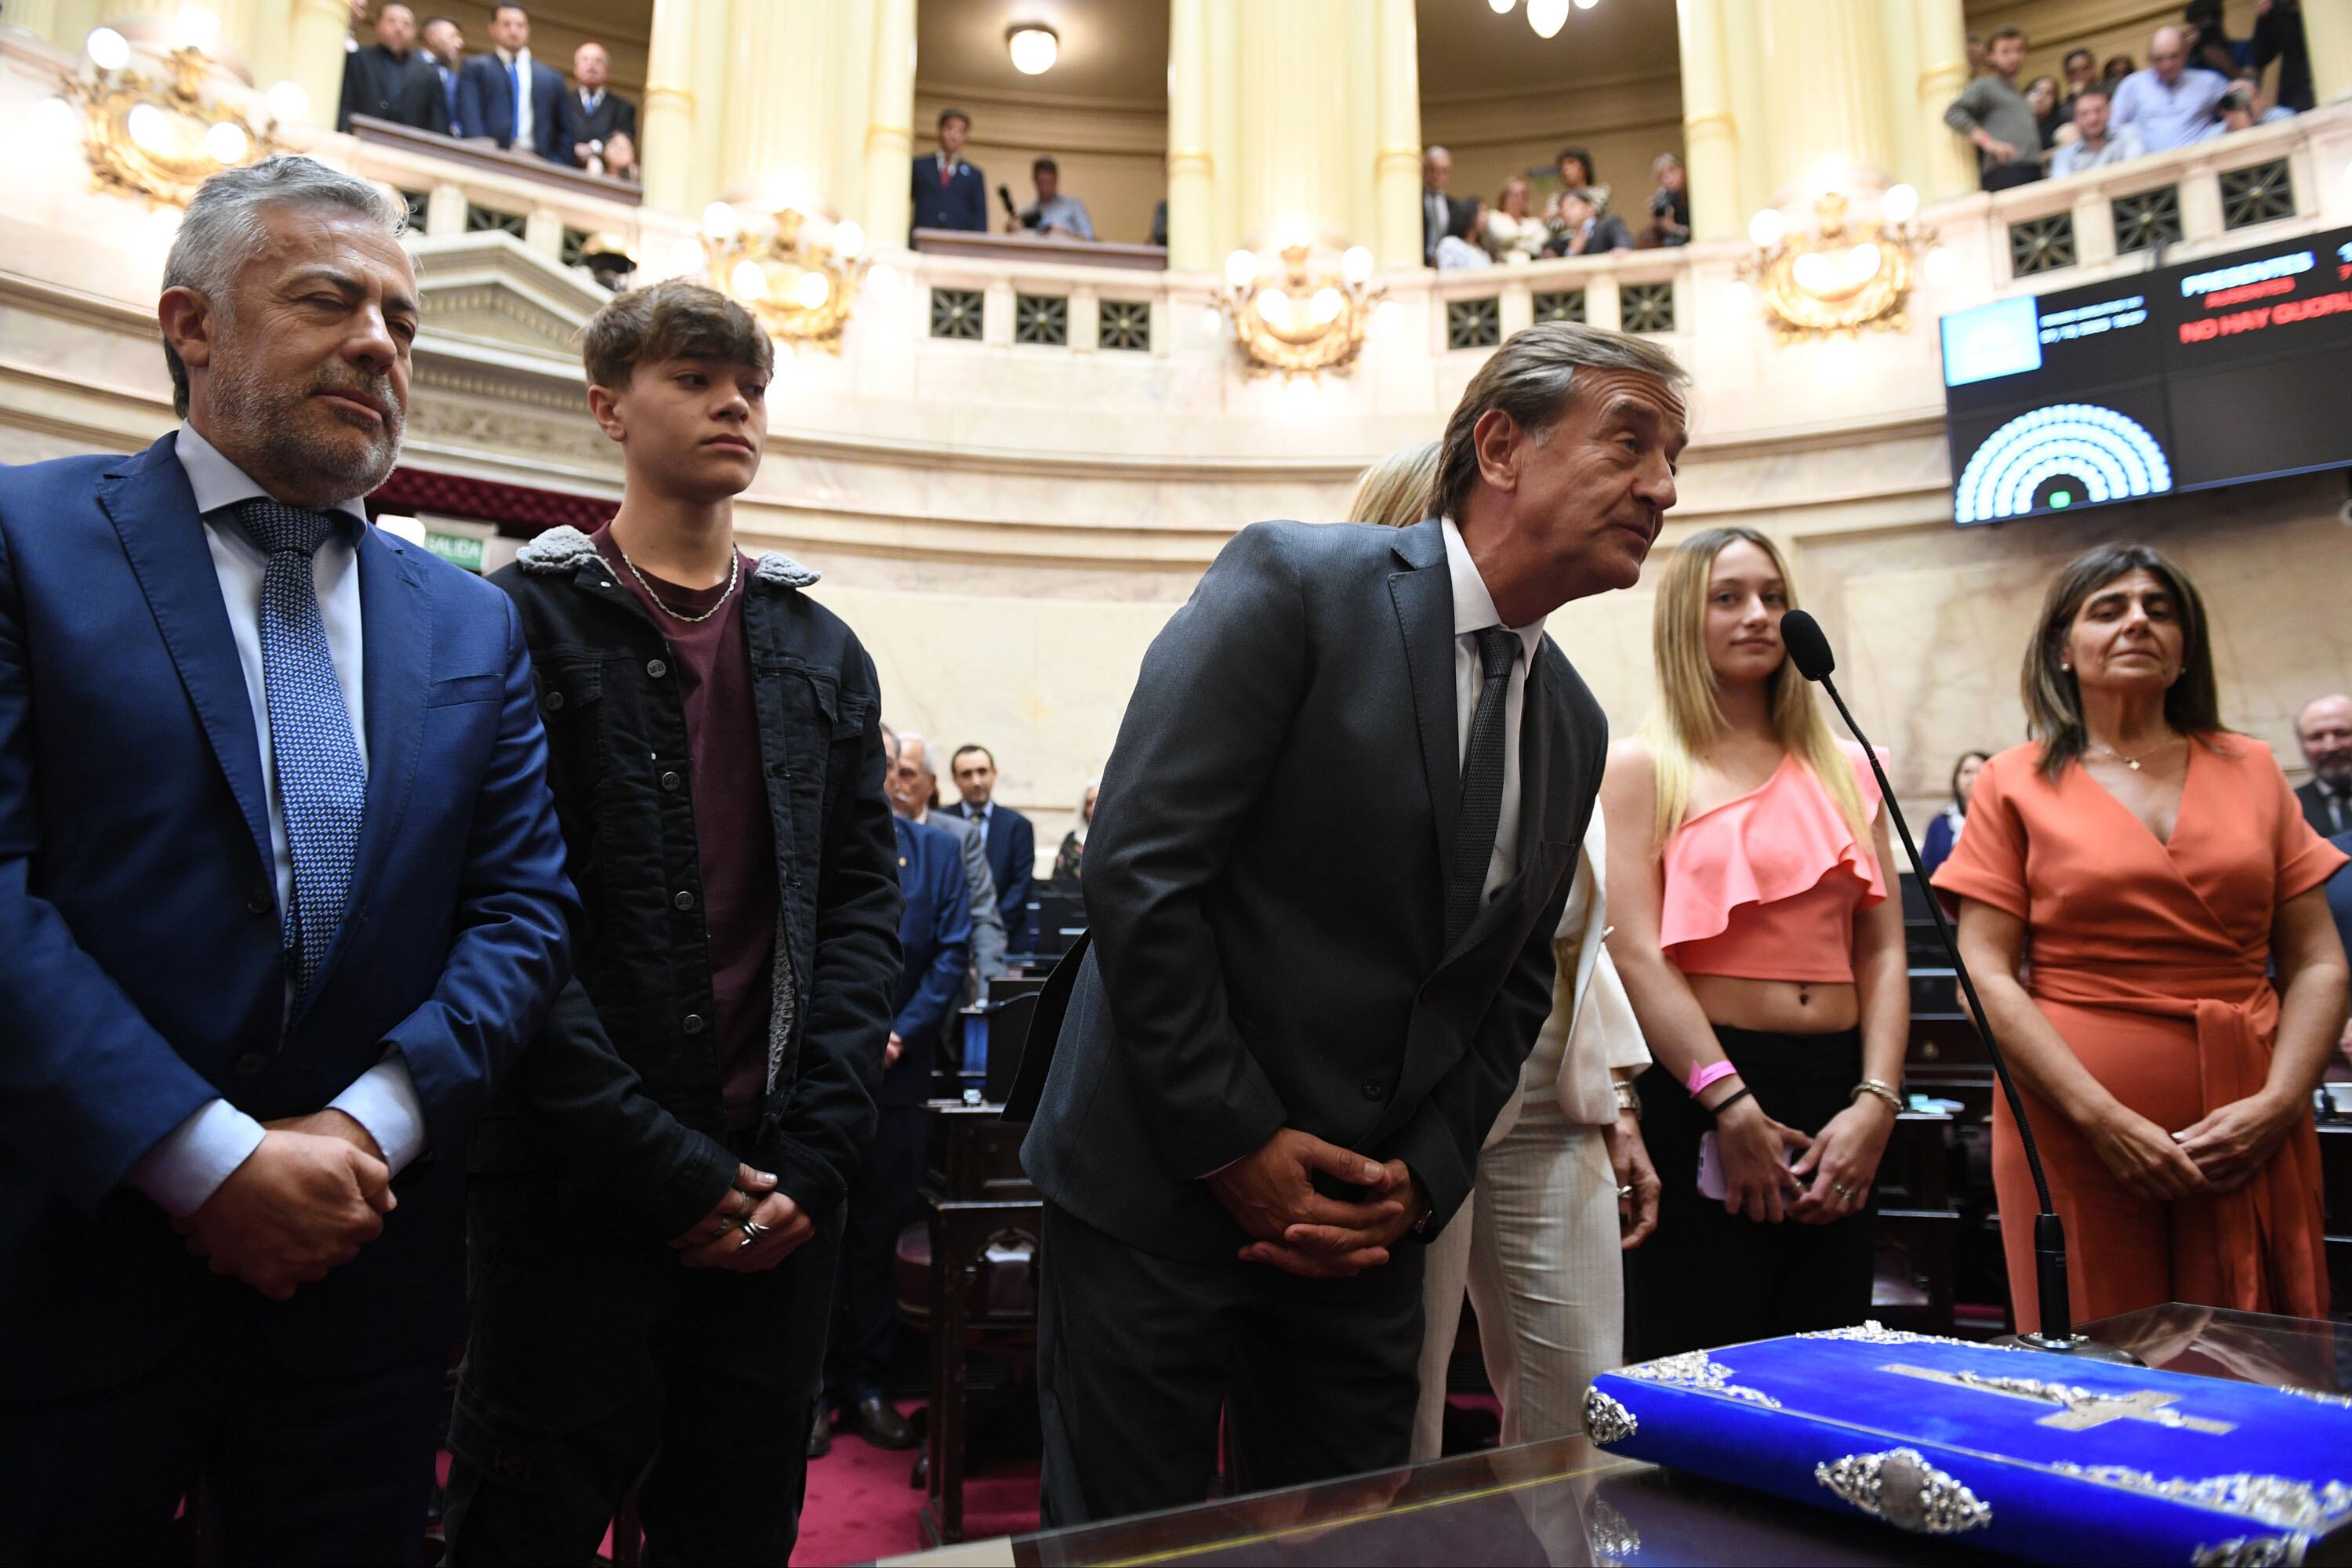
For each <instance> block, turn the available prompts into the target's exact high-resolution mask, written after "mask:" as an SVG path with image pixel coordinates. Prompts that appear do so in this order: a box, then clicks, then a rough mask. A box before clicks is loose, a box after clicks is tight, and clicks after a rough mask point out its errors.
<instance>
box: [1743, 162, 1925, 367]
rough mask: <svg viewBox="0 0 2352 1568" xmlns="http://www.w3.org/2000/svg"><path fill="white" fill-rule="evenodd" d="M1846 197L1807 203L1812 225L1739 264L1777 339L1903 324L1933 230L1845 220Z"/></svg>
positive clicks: (1832, 195) (1829, 195) (1830, 194)
mask: <svg viewBox="0 0 2352 1568" xmlns="http://www.w3.org/2000/svg"><path fill="white" fill-rule="evenodd" d="M1848 205H1849V204H1848V201H1847V198H1846V196H1845V195H1844V193H1843V192H1840V191H1825V192H1823V193H1822V195H1821V196H1820V197H1819V198H1818V199H1816V200H1815V201H1814V203H1813V216H1814V218H1815V219H1816V223H1815V226H1814V227H1813V229H1812V231H1811V233H1795V234H1789V235H1786V236H1784V237H1781V238H1779V239H1776V240H1774V241H1773V243H1772V244H1770V245H1769V246H1763V247H1759V248H1758V250H1757V251H1756V253H1755V254H1754V255H1753V256H1751V257H1749V258H1748V259H1747V260H1746V261H1744V262H1742V263H1741V265H1740V276H1741V277H1742V278H1743V279H1748V280H1750V281H1752V282H1753V283H1754V284H1755V286H1756V290H1757V293H1758V294H1759V295H1760V296H1761V297H1762V299H1763V301H1764V312H1765V319H1766V321H1768V322H1769V324H1770V326H1771V328H1772V330H1773V331H1774V332H1775V333H1776V334H1777V335H1778V336H1779V337H1780V339H1781V340H1782V341H1783V342H1787V341H1789V340H1790V339H1793V338H1803V337H1827V336H1831V335H1832V334H1836V333H1843V334H1845V335H1847V336H1851V335H1853V333H1855V332H1857V331H1861V330H1862V329H1863V328H1864V327H1868V328H1872V329H1874V330H1878V331H1897V332H1899V331H1906V329H1907V328H1908V326H1909V324H1910V323H1909V317H1908V316H1907V315H1906V305H1907V303H1908V301H1909V300H1910V298H1911V280H1912V275H1913V268H1914V266H1915V264H1916V261H1917V259H1918V258H1919V257H1920V256H1921V255H1922V254H1924V252H1925V250H1926V247H1927V243H1928V242H1929V241H1931V240H1933V239H1934V238H1935V231H1934V230H1933V229H1928V228H1922V227H1920V226H1916V225H1913V224H1908V223H1902V224H1897V223H1892V222H1888V221H1885V219H1883V218H1866V219H1851V218H1849V217H1848V216H1847V213H1846V209H1847V206H1848Z"/></svg>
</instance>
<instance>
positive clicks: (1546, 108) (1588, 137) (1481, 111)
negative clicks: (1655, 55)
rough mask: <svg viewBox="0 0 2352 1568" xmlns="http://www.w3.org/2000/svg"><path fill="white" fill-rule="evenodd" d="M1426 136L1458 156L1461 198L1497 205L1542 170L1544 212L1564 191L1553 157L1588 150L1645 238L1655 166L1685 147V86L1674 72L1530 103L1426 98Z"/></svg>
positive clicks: (1538, 191)
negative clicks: (1520, 180) (1518, 177)
mask: <svg viewBox="0 0 2352 1568" xmlns="http://www.w3.org/2000/svg"><path fill="white" fill-rule="evenodd" d="M1421 139H1422V141H1423V142H1424V143H1435V144H1437V145H1439V146H1442V147H1444V148H1445V149H1446V150H1447V151H1449V152H1451V153H1453V154H1454V183H1453V187H1452V188H1453V189H1454V192H1456V193H1457V194H1460V195H1476V196H1483V197H1485V198H1486V201H1487V202H1488V203H1489V204H1490V205H1491V204H1492V203H1493V202H1494V200H1495V198H1496V196H1497V195H1500V194H1501V192H1502V189H1503V182H1504V181H1505V180H1507V179H1508V178H1510V176H1512V175H1513V174H1528V172H1529V171H1536V172H1537V174H1531V175H1530V178H1531V179H1534V180H1535V181H1536V188H1535V192H1534V197H1535V210H1536V211H1538V212H1540V211H1542V210H1543V207H1544V205H1545V203H1546V200H1547V198H1548V196H1549V193H1550V192H1552V191H1554V190H1556V189H1558V188H1559V177H1558V175H1557V174H1554V173H1553V163H1552V161H1553V159H1554V158H1555V157H1556V156H1557V155H1558V153H1559V150H1560V149H1561V148H1563V147H1583V148H1585V149H1587V150H1588V151H1590V152H1591V154H1592V158H1593V162H1594V163H1596V164H1597V165H1598V171H1597V172H1598V174H1599V176H1600V178H1601V182H1602V183H1603V184H1607V185H1608V186H1609V187H1610V189H1611V205H1612V208H1613V209H1614V210H1615V211H1616V212H1617V213H1618V214H1620V215H1621V216H1622V217H1623V218H1624V219H1625V222H1626V223H1627V225H1628V226H1631V227H1632V228H1633V231H1634V232H1635V233H1636V234H1639V233H1640V232H1641V229H1642V226H1643V224H1644V223H1646V222H1647V221H1648V217H1647V214H1648V211H1649V201H1650V193H1651V191H1652V190H1653V189H1654V188H1655V185H1654V181H1653V180H1652V178H1651V175H1650V164H1651V162H1652V161H1653V160H1654V159H1655V158H1656V157H1657V155H1658V154H1659V153H1675V154H1676V155H1677V156H1679V155H1680V154H1681V153H1682V150H1683V126H1682V88H1681V85H1680V83H1679V82H1678V81H1677V80H1676V79H1675V77H1673V76H1671V75H1667V76H1661V77H1651V78H1645V79H1638V80H1630V81H1618V82H1594V83H1591V84H1581V85H1580V86H1579V87H1578V88H1577V89H1575V90H1574V91H1572V92H1560V93H1551V94H1545V95H1542V96H1537V97H1528V98H1513V99H1496V98H1489V97H1456V98H1446V99H1432V98H1428V97H1424V98H1423V100H1422V103H1421Z"/></svg>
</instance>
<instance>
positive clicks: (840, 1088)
mask: <svg viewBox="0 0 2352 1568" xmlns="http://www.w3.org/2000/svg"><path fill="white" fill-rule="evenodd" d="M491 581H493V582H494V583H496V584H499V586H500V587H502V588H504V589H505V590H506V591H507V592H508V593H509V594H510V595H513V597H514V600H515V603H516V605H517V606H518V607H519V608H520V612H521V615H522V625H523V636H524V638H525V640H526V641H527V642H528V643H529V644H530V655H531V661H532V665H533V667H534V668H535V669H536V672H537V678H538V681H539V690H540V709H541V713H542V715H543V716H544V717H545V720H546V723H547V739H548V782H549V784H551V786H552V788H553V789H554V792H555V805H556V813H557V816H558V817H559V819H560V821H561V822H562V829H563V837H564V843H565V847H566V850H567V860H566V868H567V869H568V870H569V872H570V873H571V877H572V882H573V884H574V885H575V886H576V887H577V888H578V889H579V890H580V897H581V901H582V903H583V906H584V907H585V909H586V919H585V921H584V923H583V930H582V935H581V940H580V942H579V943H578V947H577V953H578V962H577V963H576V965H575V969H574V980H573V983H572V985H571V986H569V987H567V988H566V990H565V992H564V994H563V995H562V997H561V998H560V999H559V1000H558V1001H557V1003H556V1005H555V1008H554V1010H553V1011H552V1012H551V1014H550V1016H549V1018H548V1022H547V1025H546V1027H545V1028H544V1030H543V1031H542V1033H541V1037H540V1038H539V1040H538V1041H537V1042H536V1043H535V1044H534V1045H533V1047H532V1048H531V1050H530V1052H528V1053H527V1054H526V1055H525V1057H524V1058H523V1061H522V1063H521V1067H520V1070H519V1071H518V1072H517V1073H516V1074H515V1078H514V1081H513V1083H512V1085H511V1087H510V1088H509V1090H508V1092H507V1093H506V1094H505V1096H504V1097H503V1099H502V1101H501V1103H500V1105H499V1108H498V1111H497V1113H496V1114H494V1115H493V1116H492V1117H491V1118H490V1119H489V1121H487V1122H486V1123H485V1124H484V1127H483V1130H482V1131H481V1133H480V1134H478V1136H477V1138H476V1140H475V1144H474V1150H473V1154H474V1162H475V1169H477V1170H479V1171H489V1170H498V1169H513V1168H517V1167H520V1166H523V1165H529V1164H533V1163H552V1164H553V1165H554V1167H555V1169H556V1173H557V1175H558V1177H559V1180H560V1182H561V1184H562V1188H563V1190H564V1191H565V1192H566V1193H567V1194H568V1195H571V1196H572V1197H573V1198H574V1199H576V1200H577V1201H580V1202H583V1203H584V1204H586V1205H593V1206H597V1207H601V1208H603V1209H604V1210H605V1211H606V1212H609V1213H611V1214H612V1215H614V1219H615V1221H616V1222H617V1223H618V1224H619V1225H620V1226H622V1227H623V1228H624V1229H625V1230H626V1231H629V1232H631V1233H634V1234H635V1235H636V1236H638V1237H641V1238H644V1239H648V1240H652V1239H660V1240H667V1239H668V1238H669V1237H673V1236H676V1235H677V1234H679V1233H680V1232H682V1231H684V1230H685V1229H686V1228H687V1227H688V1226H691V1225H692V1224H693V1223H694V1222H695V1221H696V1220H698V1219H699V1218H701V1217H702V1215H705V1214H707V1213H709V1210H710V1208H711V1207H712V1205H715V1204H717V1203H718V1201H719V1197H720V1195H721V1194H724V1193H725V1192H726V1190H727V1188H728V1186H729V1184H730V1182H731V1181H732V1179H733V1177H734V1173H735V1168H736V1164H737V1158H736V1155H735V1154H734V1153H732V1152H730V1151H729V1147H728V1142H727V1131H726V1118H725V1112H724V1109H723V1107H722V1105H721V1103H720V1099H719V1071H720V1068H719V1058H718V1052H717V1037H716V1033H715V1031H714V1030H713V1029H712V1027H711V1021H712V1018H713V1015H714V1005H713V1000H712V992H711V986H710V957H709V941H708V938H707V936H706V934H705V930H704V926H703V917H702V912H701V901H702V873H701V864H700V859H699V857H698V850H697V842H696V838H695V825H694V803H693V792H692V791H691V790H689V789H688V787H687V774H688V752H687V733H686V710H685V704H684V702H683V700H681V698H680V696H679V693H678V683H677V676H676V673H675V670H676V662H677V661H676V659H675V658H674V657H673V656H672V654H671V652H670V648H669V645H668V643H667V640H666V639H665V638H664V637H663V635H662V632H661V628H660V627H659V626H656V624H655V622H654V619H653V617H652V616H650V615H649V614H648V613H647V612H646V609H645V607H644V605H642V604H640V603H639V601H638V600H637V597H636V595H634V594H632V593H630V592H629V591H628V590H627V589H626V588H625V587H624V586H623V585H622V584H620V583H619V582H618V581H617V580H616V579H615V578H614V574H613V573H612V571H611V569H610V568H609V567H607V566H606V564H605V563H604V558H603V557H602V556H601V555H599V554H598V553H597V552H596V548H595V546H594V544H593V542H590V540H589V538H588V536H587V535H585V534H583V533H582V532H581V531H579V530H577V529H573V528H558V529H553V530H551V531H549V532H547V533H544V534H542V535H541V536H540V537H539V538H538V539H536V540H534V541H532V542H530V544H529V545H527V546H526V547H525V548H524V550H523V552H522V554H521V557H520V559H519V560H518V561H517V562H516V563H515V564H513V565H511V566H509V567H507V568H505V569H504V570H502V571H500V572H499V573H498V574H496V575H495V576H494V577H493V578H492V579H491ZM815 581H816V574H815V573H814V572H811V571H809V570H808V569H807V568H805V567H803V566H800V565H798V564H796V563H793V561H791V560H789V559H788V558H786V557H784V556H782V555H773V554H772V555H767V556H763V557H762V558H761V561H760V563H759V564H758V566H757V567H756V568H755V569H753V570H752V571H751V573H750V574H748V575H747V576H746V577H745V579H744V582H743V586H742V588H741V590H740V592H741V593H742V595H743V606H742V609H743V619H744V624H745V628H746V630H747V632H748V633H749V636H750V638H751V676H752V687H753V700H754V702H755V704H756V705H757V709H758V714H759V742H760V757H761V763H762V764H763V768H764V772H765V773H766V775H767V784H768V806H769V810H770V812H771V814H772V822H773V826H774V839H775V854H776V880H777V886H778V889H779V891H780V893H781V895H782V897H781V899H780V900H779V902H780V905H781V914H780V918H779V930H778V932H777V942H776V960H775V984H774V994H775V1007H774V1015H773V1022H772V1027H771V1032H770V1036H771V1037H770V1042H769V1056H768V1092H767V1104H766V1109H765V1111H764V1113H763V1114H762V1115H761V1119H760V1121H759V1124H758V1128H757V1133H756V1148H755V1149H754V1151H753V1152H752V1153H751V1155H750V1158H751V1159H752V1160H753V1162H754V1163H758V1164H759V1165H760V1166H761V1168H762V1169H765V1170H770V1171H772V1172H774V1173H775V1174H776V1176H777V1178H778V1182H779V1184H780V1186H781V1187H782V1190H783V1191H785V1192H786V1193H789V1194H791V1195H792V1196H793V1199H794V1200H795V1201H796V1202H798V1203H799V1204H800V1205H801V1206H802V1207H803V1209H804V1210H806V1211H808V1213H809V1214H810V1215H811V1216H812V1217H813V1218H823V1217H824V1215H827V1214H829V1213H830V1212H831V1211H832V1210H833V1209H834V1208H835V1207H836V1206H837V1205H839V1204H840V1202H841V1200H842V1198H843V1196H844V1194H845V1193H846V1191H847V1189H848V1185H849V1181H850V1178H851V1176H852V1175H854V1174H855V1173H856V1169H857V1165H858V1162H859V1161H860V1160H861V1159H862V1158H863V1157H864V1155H865V1152H866V1145H867V1144H868V1143H869V1142H871V1140H872V1137H873V1131H874V1095H875V1090H876V1088H877V1084H878V1083H879V1081H880V1079H881V1076H882V1056H883V1047H884V1046H885V1045H886V1044H887V1041H888V1038H889V1034H890V997H891V992H892V988H893V986H894V985H895V984H897V981H898V966H899V951H898V910H899V891H898V847H897V840H896V839H895V838H894V837H892V832H891V826H890V810H889V806H888V805H887V802H886V801H885V800H884V798H883V795H882V769H883V754H882V731H881V693H880V688H879V684H878V682H877V679H876V676H875V672H874V661H873V660H872V659H871V658H867V657H866V650H865V648H864V647H861V646H860V645H859V643H858V641H857V637H856V634H854V633H853V632H851V631H850V629H849V627H848V626H845V625H844V624H843V623H842V621H841V619H840V617H838V616H835V615H834V614H833V613H832V612H831V611H829V610H827V609H825V608H824V606H823V605H819V604H817V603H816V602H815V601H814V600H813V599H811V598H809V597H808V596H807V595H805V594H803V593H802V592H801V590H802V589H803V588H805V587H807V586H808V585H809V584H813V583H814V582H815ZM688 893H690V894H691V895H692V897H691V898H685V897H681V895H682V894H688ZM681 905H683V906H685V907H680V906H681Z"/></svg>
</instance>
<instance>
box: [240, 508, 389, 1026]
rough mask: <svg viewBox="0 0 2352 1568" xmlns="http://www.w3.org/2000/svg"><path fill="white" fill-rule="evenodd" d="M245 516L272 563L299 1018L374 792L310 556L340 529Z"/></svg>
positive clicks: (268, 581)
mask: <svg viewBox="0 0 2352 1568" xmlns="http://www.w3.org/2000/svg"><path fill="white" fill-rule="evenodd" d="M238 517H239V520H240V521H242V522H243V524H244V525H245V531H246V536H247V538H249V539H251V540H252V541H253V542H254V543H255V544H257V546H259V547H260V549H261V550H262V552H264V553H265V554H267V555H268V557H269V564H268V568H267V569H266V570H265V571H264V572H263V574H262V578H261V673H262V689H263V691H264V693H265V695H266V697H267V699H268V708H269V748H270V752H271V753H272V755H274V756H275V757H276V759H277V763H278V804H279V809H280V810H281V811H282V812H283V814H284V816H285V819H286V842H287V847H288V848H289V851H290V852H291V854H292V857H293V861H294V897H293V899H292V900H291V901H290V902H289V905H288V907H287V910H286V927H285V931H284V948H285V953H286V974H287V980H288V982H289V984H291V986H292V987H293V991H294V1006H295V1008H296V1010H298V1011H299V1009H300V1007H301V1005H302V1002H303V999H304V998H305V997H306V996H308V995H309V994H310V982H311V980H312V979H313V978H314V977H315V976H316V975H317V974H318V973H319V962H320V959H322V958H324V957H325V956H326V953H327V946H328V944H329V943H330V942H333V941H334V938H335V928H336V926H337V925H339V924H340V923H341V921H342V918H343V904H344V901H345V900H347V899H348V898H349V897H350V895H351V887H352V862H353V861H354V860H355V859H357V858H358V856H359V847H360V816H361V812H362V806H363V805H364V803H365V800H366V795H367V777H366V770H365V769H364V768H363V767H362V764H361V763H360V749H359V742H358V741H357V739H356V738H355V737H354V736H353V735H352V714H351V710H350V709H349V708H347V707H345V706H344V704H343V688H342V684H341V681H339V680H337V679H335V658H334V654H333V652H332V650H331V649H330V648H329V647H328V646H327V629H326V626H325V625H324V624H323V623H322V622H321V621H320V618H319V595H318V590H317V587H316V584H315V582H314V579H313V578H312V575H311V566H310V557H311V555H312V554H313V552H316V551H317V550H318V548H319V546H320V544H322V543H324V542H326V539H327V536H328V535H329V534H331V533H332V532H333V531H334V530H335V528H336V526H337V523H336V520H335V519H334V518H333V517H332V516H331V515H329V514H328V513H326V512H322V511H310V510H305V509H303V508H301V507H292V506H284V505H281V504H279V503H278V502H277V501H274V500H248V501H247V502H245V503H244V504H243V505H242V506H240V507H239V508H238Z"/></svg>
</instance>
